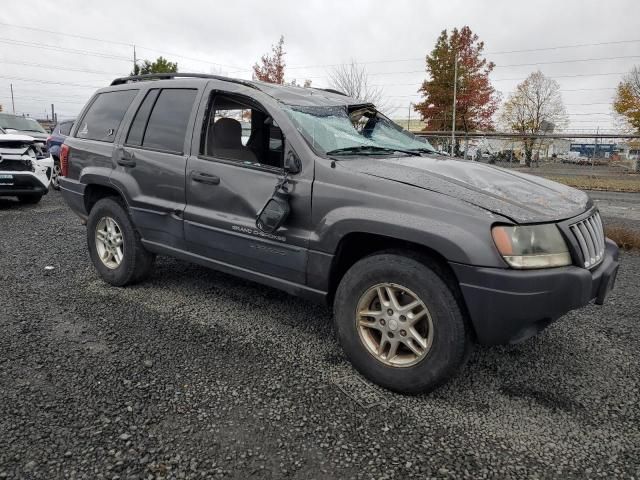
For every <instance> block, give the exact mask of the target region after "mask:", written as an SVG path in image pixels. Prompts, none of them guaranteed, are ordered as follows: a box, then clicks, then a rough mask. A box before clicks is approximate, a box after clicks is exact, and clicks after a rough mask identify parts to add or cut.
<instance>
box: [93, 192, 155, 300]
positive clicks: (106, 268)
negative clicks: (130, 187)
mask: <svg viewBox="0 0 640 480" xmlns="http://www.w3.org/2000/svg"><path fill="white" fill-rule="evenodd" d="M98 231H100V233H98ZM106 236H110V238H111V239H106V238H105V237H106ZM99 237H100V239H99ZM118 242H119V246H117V245H118ZM87 244H88V246H89V254H90V256H91V261H92V262H93V265H94V266H95V268H96V270H97V271H98V273H99V274H100V276H101V277H102V278H103V279H104V281H106V282H107V283H110V284H111V285H114V286H116V287H123V286H125V285H130V284H133V283H136V282H139V281H142V280H143V279H145V278H146V277H147V276H148V275H149V273H150V272H151V269H152V268H153V262H154V260H155V255H154V254H152V253H151V252H149V251H147V250H146V249H145V248H144V247H143V245H142V242H141V241H140V235H139V234H138V232H137V231H136V229H135V228H134V226H133V224H132V223H131V219H130V218H129V214H128V213H127V211H126V209H125V207H124V205H123V204H122V202H121V201H120V199H118V198H115V197H107V198H103V199H101V200H98V202H96V204H95V205H94V206H93V208H92V209H91V212H90V213H89V218H88V220H87ZM116 252H119V254H118V253H116ZM101 256H102V257H103V258H104V260H103V259H102V258H101ZM118 260H119V261H118Z"/></svg>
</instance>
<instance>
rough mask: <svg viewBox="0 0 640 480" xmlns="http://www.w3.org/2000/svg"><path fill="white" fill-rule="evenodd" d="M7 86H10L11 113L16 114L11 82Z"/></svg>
mask: <svg viewBox="0 0 640 480" xmlns="http://www.w3.org/2000/svg"><path fill="white" fill-rule="evenodd" d="M9 86H10V87H11V108H13V114H14V115H15V114H16V104H15V102H14V101H13V83H10V84H9Z"/></svg>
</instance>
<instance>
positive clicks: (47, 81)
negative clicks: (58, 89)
mask: <svg viewBox="0 0 640 480" xmlns="http://www.w3.org/2000/svg"><path fill="white" fill-rule="evenodd" d="M0 78H2V79H5V80H20V81H22V82H33V83H46V84H50V85H64V86H69V87H79V88H91V89H94V90H95V89H96V88H102V87H104V86H105V85H86V84H85V85H82V84H80V83H69V82H54V81H51V80H34V79H32V78H20V77H5V76H1V75H0Z"/></svg>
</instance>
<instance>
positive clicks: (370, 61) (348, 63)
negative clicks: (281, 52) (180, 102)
mask: <svg viewBox="0 0 640 480" xmlns="http://www.w3.org/2000/svg"><path fill="white" fill-rule="evenodd" d="M639 42H640V39H636V40H614V41H610V42H597V43H581V44H573V45H557V46H551V47H542V48H527V49H522V50H507V51H499V52H491V51H489V52H483V55H503V54H510V53H525V52H542V51H548V50H561V49H568V48H580V47H596V46H602V45H618V44H625V43H639ZM425 57H426V55H425V56H422V57H412V58H402V59H385V60H369V61H364V62H355V61H354V62H346V63H325V64H309V65H288V66H287V69H303V68H326V67H340V66H348V65H351V63H353V64H355V65H373V64H378V63H400V62H415V61H424V60H425ZM248 71H250V69H246V70H238V71H236V72H230V73H240V72H248Z"/></svg>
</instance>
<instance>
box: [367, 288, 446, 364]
mask: <svg viewBox="0 0 640 480" xmlns="http://www.w3.org/2000/svg"><path fill="white" fill-rule="evenodd" d="M356 328H357V330H358V335H359V336H360V340H361V341H362V343H363V345H364V346H365V347H366V349H367V350H368V352H369V353H370V354H371V355H373V356H374V357H375V358H376V359H377V360H378V361H380V362H382V363H384V364H386V365H390V366H393V367H409V366H412V365H415V364H416V363H418V362H420V361H421V360H422V359H424V357H425V356H426V354H427V353H428V352H429V350H430V349H431V345H432V343H433V321H432V319H431V314H430V313H429V309H428V308H427V306H426V305H425V304H424V302H423V301H422V300H420V298H419V297H418V296H417V295H416V294H415V293H414V292H412V291H411V290H409V289H408V288H406V287H403V286H402V285H398V284H394V283H380V284H378V285H374V286H373V287H371V288H369V289H368V290H367V291H366V292H364V294H363V295H362V296H361V297H360V300H359V301H358V306H357V307H356Z"/></svg>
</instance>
